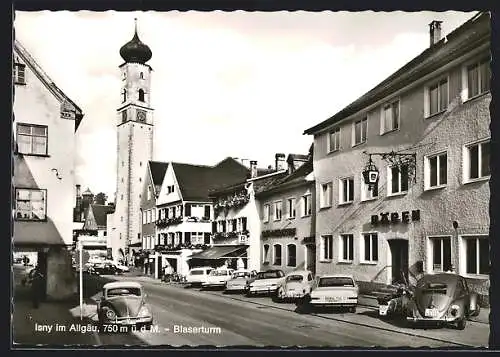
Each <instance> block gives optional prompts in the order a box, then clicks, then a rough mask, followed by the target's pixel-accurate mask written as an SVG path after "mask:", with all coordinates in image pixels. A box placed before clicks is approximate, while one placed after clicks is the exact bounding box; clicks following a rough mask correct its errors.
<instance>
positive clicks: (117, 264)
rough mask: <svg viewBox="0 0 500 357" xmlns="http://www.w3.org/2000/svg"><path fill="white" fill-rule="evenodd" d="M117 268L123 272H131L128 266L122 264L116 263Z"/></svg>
mask: <svg viewBox="0 0 500 357" xmlns="http://www.w3.org/2000/svg"><path fill="white" fill-rule="evenodd" d="M114 264H115V266H116V267H117V268H118V269H120V270H121V271H122V272H125V273H126V272H129V271H130V268H129V267H128V266H126V265H123V264H120V263H114Z"/></svg>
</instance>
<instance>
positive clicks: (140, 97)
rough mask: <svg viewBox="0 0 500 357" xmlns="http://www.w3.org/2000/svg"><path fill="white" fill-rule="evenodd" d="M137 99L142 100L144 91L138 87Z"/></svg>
mask: <svg viewBox="0 0 500 357" xmlns="http://www.w3.org/2000/svg"><path fill="white" fill-rule="evenodd" d="M139 101H141V102H144V91H143V90H142V89H139Z"/></svg>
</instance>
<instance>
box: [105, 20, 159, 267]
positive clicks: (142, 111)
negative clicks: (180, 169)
mask: <svg viewBox="0 0 500 357" xmlns="http://www.w3.org/2000/svg"><path fill="white" fill-rule="evenodd" d="M120 56H121V57H122V58H123V60H124V61H125V62H124V63H123V64H122V65H120V72H121V79H122V87H121V92H120V97H121V101H120V105H119V107H118V109H117V123H116V126H117V175H116V209H115V213H114V214H113V215H112V216H111V217H110V228H111V229H108V231H110V233H111V237H110V238H111V239H110V242H111V244H110V248H111V251H112V256H113V259H115V260H124V261H130V260H131V256H132V253H133V251H138V250H139V249H140V247H141V242H142V238H141V229H142V227H141V226H142V224H141V213H140V204H141V194H142V189H143V187H144V183H143V182H142V180H143V179H144V177H145V172H146V168H147V164H148V162H149V161H150V160H151V159H152V157H153V134H154V120H153V108H152V107H151V92H150V90H151V73H152V68H151V67H150V66H149V65H148V64H147V63H146V62H148V61H149V60H150V59H151V56H152V53H151V50H150V49H149V47H148V46H147V45H145V44H144V43H142V42H141V41H140V39H139V36H138V34H137V24H136V28H135V33H134V37H133V38H132V40H131V41H129V42H128V43H126V44H125V45H124V46H122V48H121V49H120Z"/></svg>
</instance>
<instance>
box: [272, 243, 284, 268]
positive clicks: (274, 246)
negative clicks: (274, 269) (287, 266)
mask: <svg viewBox="0 0 500 357" xmlns="http://www.w3.org/2000/svg"><path fill="white" fill-rule="evenodd" d="M277 246H279V247H280V264H277V263H276V257H277V255H276V252H277V251H276V247H277ZM273 265H274V266H282V265H283V246H282V245H281V244H280V243H274V244H273Z"/></svg>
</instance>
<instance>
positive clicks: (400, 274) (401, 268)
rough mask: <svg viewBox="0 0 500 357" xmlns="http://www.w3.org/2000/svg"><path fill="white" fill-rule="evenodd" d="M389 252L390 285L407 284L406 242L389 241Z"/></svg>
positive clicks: (401, 240) (400, 240) (404, 240)
mask: <svg viewBox="0 0 500 357" xmlns="http://www.w3.org/2000/svg"><path fill="white" fill-rule="evenodd" d="M389 248H390V251H391V277H392V278H391V283H392V284H398V283H400V284H405V283H407V282H408V241H407V240H406V239H393V240H389Z"/></svg>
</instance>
